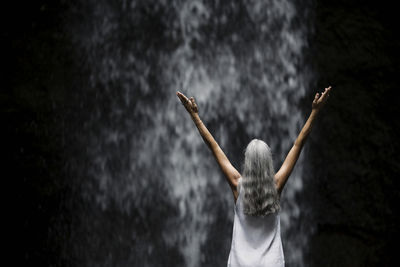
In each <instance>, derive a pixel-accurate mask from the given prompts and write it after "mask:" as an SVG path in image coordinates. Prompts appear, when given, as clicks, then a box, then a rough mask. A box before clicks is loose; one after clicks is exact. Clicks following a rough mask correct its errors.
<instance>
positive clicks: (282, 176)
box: [275, 144, 301, 193]
mask: <svg viewBox="0 0 400 267" xmlns="http://www.w3.org/2000/svg"><path fill="white" fill-rule="evenodd" d="M300 152H301V146H298V145H296V144H295V145H293V147H292V148H291V149H290V151H289V153H288V155H287V156H286V159H285V161H284V162H283V164H282V166H281V168H280V169H279V171H278V172H277V173H276V174H275V183H276V187H277V190H278V192H279V193H281V192H282V190H283V187H284V186H285V184H286V182H287V180H288V179H289V176H290V174H291V173H292V171H293V169H294V166H295V164H296V162H297V159H298V158H299V156H300Z"/></svg>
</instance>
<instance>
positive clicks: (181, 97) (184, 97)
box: [176, 91, 189, 104]
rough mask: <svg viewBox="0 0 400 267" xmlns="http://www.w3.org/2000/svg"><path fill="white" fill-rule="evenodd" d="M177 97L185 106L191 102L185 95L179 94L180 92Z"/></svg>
mask: <svg viewBox="0 0 400 267" xmlns="http://www.w3.org/2000/svg"><path fill="white" fill-rule="evenodd" d="M176 95H177V96H178V97H179V99H180V100H181V102H182V103H183V104H186V103H188V102H189V99H188V98H187V97H186V96H185V95H184V94H182V93H181V92H179V91H178V92H176Z"/></svg>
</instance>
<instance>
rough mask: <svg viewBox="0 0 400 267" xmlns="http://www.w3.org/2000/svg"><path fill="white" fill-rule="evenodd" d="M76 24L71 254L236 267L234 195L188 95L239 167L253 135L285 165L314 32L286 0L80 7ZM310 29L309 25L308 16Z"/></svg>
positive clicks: (85, 258)
mask: <svg viewBox="0 0 400 267" xmlns="http://www.w3.org/2000/svg"><path fill="white" fill-rule="evenodd" d="M80 2H81V3H77V4H74V5H72V4H71V8H70V10H69V16H67V17H66V18H65V20H66V28H67V29H68V32H69V33H70V35H71V38H72V40H73V44H74V47H75V50H76V61H77V62H79V64H80V66H81V69H82V73H81V77H80V80H81V82H80V83H79V84H80V86H81V87H80V88H79V91H80V92H79V96H77V97H76V101H77V102H78V104H77V105H78V106H79V107H80V109H79V111H77V112H79V114H77V115H76V116H77V117H79V118H80V120H81V122H82V123H81V128H80V130H79V132H77V134H76V140H78V141H77V143H76V144H75V145H76V146H78V145H77V144H79V145H80V147H79V148H77V149H78V151H79V153H77V155H76V156H77V158H76V159H75V162H76V163H75V165H74V167H73V168H74V170H75V173H76V174H77V178H76V180H79V182H78V183H79V184H80V185H79V196H80V199H81V201H82V203H81V206H80V208H79V209H78V210H76V211H74V212H75V214H76V219H75V220H74V221H73V222H72V223H73V225H72V230H71V231H72V233H71V236H70V237H69V238H68V242H66V244H65V248H64V251H65V255H66V256H65V257H72V258H74V261H76V262H79V263H80V266H187V267H194V266H200V265H206V266H224V265H226V262H227V259H228V253H229V248H230V241H231V233H232V223H233V205H234V202H233V197H232V193H231V191H230V189H229V186H228V185H227V183H226V182H225V181H224V177H223V176H222V174H221V172H220V170H219V168H218V166H217V164H216V163H215V162H214V159H213V158H212V155H211V153H210V151H208V149H207V147H206V146H205V145H204V143H203V140H202V139H201V137H200V135H199V134H198V132H197V130H196V128H195V126H194V125H193V123H192V122H191V120H190V117H189V116H188V115H187V114H186V111H185V110H184V108H183V107H182V106H181V104H180V102H179V100H178V99H177V97H176V95H175V92H176V91H177V90H180V91H182V92H183V93H185V94H187V95H188V96H194V97H195V98H196V100H197V103H198V106H199V114H200V116H201V118H202V119H203V121H204V123H205V124H206V126H207V127H208V128H209V129H210V131H211V133H212V134H213V135H214V137H215V138H216V140H217V142H219V144H220V146H221V147H222V149H223V150H224V151H225V153H226V154H227V156H228V158H229V159H230V160H231V162H232V163H233V164H234V166H235V167H236V168H237V169H238V170H239V171H240V170H241V161H242V160H243V151H244V148H245V147H246V145H247V143H248V142H249V141H250V140H251V139H253V138H260V139H263V140H264V141H266V142H267V143H268V144H269V145H270V147H271V149H272V152H273V156H274V159H275V165H276V166H275V167H276V168H278V167H279V164H280V163H281V162H282V161H283V159H284V158H285V156H286V153H287V152H288V151H289V149H290V147H291V145H292V144H293V142H294V140H295V138H296V136H297V134H298V132H299V130H300V127H301V126H302V124H303V123H304V121H305V119H304V117H303V116H302V112H301V110H300V108H299V102H300V100H301V99H302V97H303V96H304V95H305V93H306V87H307V86H308V78H307V77H308V75H306V72H307V67H306V66H303V64H304V62H303V56H302V52H303V51H304V49H305V48H306V47H307V43H306V34H307V30H306V28H305V26H304V25H299V23H300V22H299V21H298V20H297V21H295V18H296V14H297V13H296V6H295V5H294V3H293V2H292V1H290V0H283V1H277V0H276V1H273V0H271V1H269V0H265V1H200V0H194V1H190V0H187V1H184V0H176V1H162V0H160V1H135V0H134V1H128V0H120V1H111V0H97V1H94V0H90V1H80ZM296 23H297V24H296ZM302 190H303V183H302V158H300V160H299V162H298V163H297V166H296V169H295V171H294V173H293V174H292V176H291V178H290V180H289V182H288V183H287V185H286V188H285V190H284V192H283V195H282V215H281V222H282V232H283V246H284V251H285V259H286V262H287V265H288V266H304V264H305V263H304V262H303V253H304V251H303V249H305V247H306V243H307V236H306V233H302V232H298V231H293V230H292V231H291V229H295V228H296V229H298V228H299V227H298V226H296V225H298V224H299V223H300V222H299V221H298V218H299V216H300V213H301V210H300V206H299V204H298V203H296V201H295V196H296V195H297V194H298V193H299V192H301V191H302Z"/></svg>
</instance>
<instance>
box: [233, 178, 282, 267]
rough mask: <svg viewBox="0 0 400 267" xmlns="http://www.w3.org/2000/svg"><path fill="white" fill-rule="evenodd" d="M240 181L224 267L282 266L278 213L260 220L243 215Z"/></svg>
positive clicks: (259, 218)
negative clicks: (229, 247) (228, 249)
mask: <svg viewBox="0 0 400 267" xmlns="http://www.w3.org/2000/svg"><path fill="white" fill-rule="evenodd" d="M241 180H242V178H240V180H239V184H238V192H239V195H238V198H237V200H236V205H235V218H234V222H233V233H232V246H231V251H230V253H229V259H228V267H239V266H240V267H261V266H262V267H266V266H274V267H280V266H284V263H285V261H284V255H283V249H282V241H281V233H280V217H279V212H275V213H271V214H268V215H267V216H264V217H254V216H249V215H245V214H244V213H243V203H242V197H243V189H242V186H241Z"/></svg>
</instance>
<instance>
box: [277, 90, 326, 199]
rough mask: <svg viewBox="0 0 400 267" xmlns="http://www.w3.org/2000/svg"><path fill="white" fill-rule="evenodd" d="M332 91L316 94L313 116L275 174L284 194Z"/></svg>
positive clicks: (280, 191)
mask: <svg viewBox="0 0 400 267" xmlns="http://www.w3.org/2000/svg"><path fill="white" fill-rule="evenodd" d="M330 91H331V87H330V86H329V87H328V88H325V91H324V92H323V93H322V94H321V95H320V94H319V93H317V94H315V97H314V100H313V102H312V110H311V114H310V116H309V117H308V119H307V121H306V123H305V124H304V126H303V129H301V131H300V134H299V136H298V137H297V139H296V141H295V142H294V145H293V147H292V148H291V149H290V151H289V153H288V154H287V156H286V159H285V161H284V162H283V164H282V167H281V168H280V169H279V171H278V172H277V173H276V174H275V184H276V186H277V190H278V192H279V194H280V193H282V190H283V187H284V186H285V184H286V182H287V180H288V178H289V176H290V174H291V173H292V170H293V168H294V166H295V164H296V162H297V159H298V158H299V156H300V152H301V150H302V148H303V145H304V143H305V141H306V140H307V137H308V135H309V134H310V132H311V129H312V126H313V124H314V121H315V119H316V118H317V116H318V113H319V111H320V110H321V108H322V106H323V105H324V104H325V102H326V100H327V99H328V97H329V92H330Z"/></svg>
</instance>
